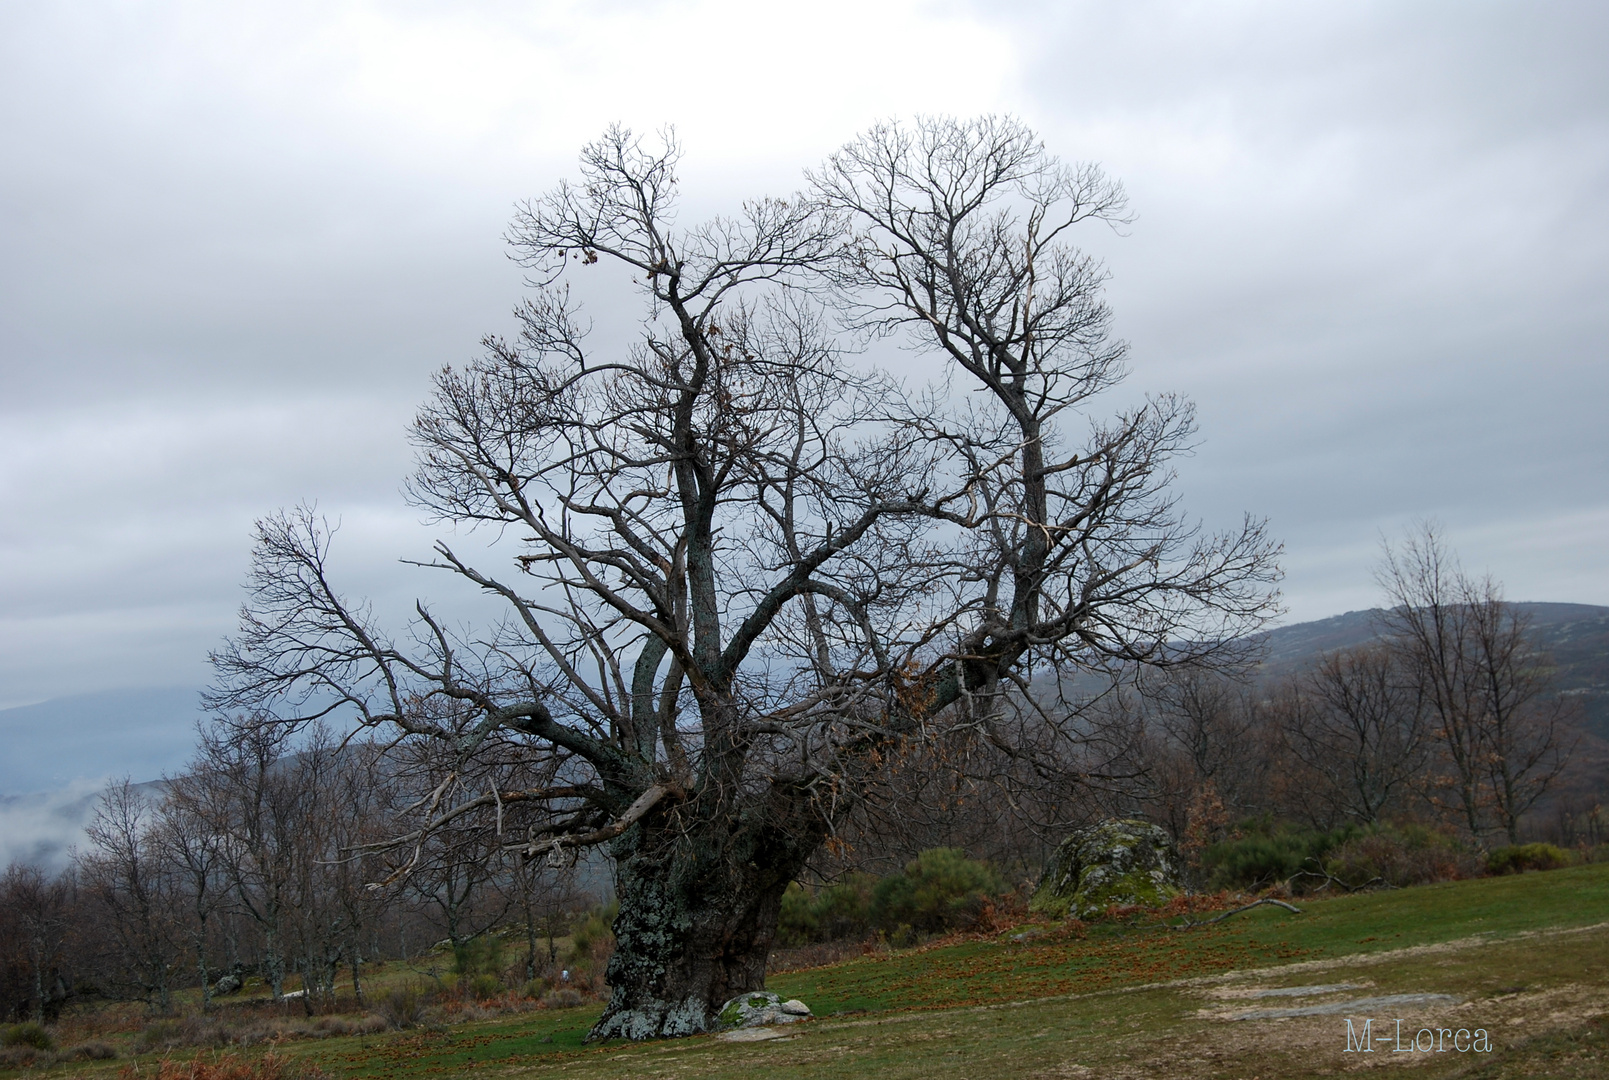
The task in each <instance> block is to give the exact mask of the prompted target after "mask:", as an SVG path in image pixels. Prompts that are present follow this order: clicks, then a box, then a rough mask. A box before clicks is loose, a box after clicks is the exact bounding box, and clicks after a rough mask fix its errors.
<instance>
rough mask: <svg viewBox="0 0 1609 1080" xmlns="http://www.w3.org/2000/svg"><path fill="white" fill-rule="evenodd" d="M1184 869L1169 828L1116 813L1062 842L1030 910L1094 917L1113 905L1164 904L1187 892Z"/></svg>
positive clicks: (1060, 914)
mask: <svg viewBox="0 0 1609 1080" xmlns="http://www.w3.org/2000/svg"><path fill="white" fill-rule="evenodd" d="M1180 870H1181V863H1180V860H1179V853H1178V850H1177V849H1176V848H1175V847H1174V844H1173V838H1172V837H1170V836H1169V835H1168V833H1167V830H1165V829H1162V828H1160V827H1158V826H1156V825H1152V824H1151V823H1150V822H1147V821H1139V820H1136V819H1133V818H1114V819H1111V820H1109V821H1103V822H1101V823H1100V824H1099V825H1091V826H1089V827H1088V828H1085V829H1079V830H1078V831H1077V832H1075V833H1073V834H1072V835H1071V836H1069V837H1068V838H1067V839H1065V840H1063V841H1062V842H1061V843H1060V844H1059V845H1057V847H1056V852H1055V854H1054V855H1052V856H1051V857H1050V861H1049V863H1047V864H1046V866H1045V873H1044V876H1043V877H1041V878H1040V879H1039V888H1037V889H1035V890H1034V895H1033V899H1031V900H1030V901H1028V910H1029V911H1031V912H1034V913H1035V914H1040V915H1050V916H1053V917H1055V918H1068V917H1073V918H1079V919H1088V918H1091V917H1093V916H1096V915H1100V914H1101V913H1102V912H1104V911H1105V910H1106V909H1107V908H1108V907H1109V906H1111V905H1112V904H1117V905H1120V906H1123V907H1130V906H1133V907H1161V906H1162V905H1163V904H1166V903H1167V902H1168V901H1169V900H1171V899H1173V898H1174V897H1175V896H1178V895H1180V894H1181V893H1183V892H1184V888H1183V881H1182V878H1181V876H1180Z"/></svg>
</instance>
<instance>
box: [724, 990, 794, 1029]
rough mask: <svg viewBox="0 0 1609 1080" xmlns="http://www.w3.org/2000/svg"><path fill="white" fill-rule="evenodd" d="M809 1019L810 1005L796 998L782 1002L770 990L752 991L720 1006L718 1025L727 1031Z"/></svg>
mask: <svg viewBox="0 0 1609 1080" xmlns="http://www.w3.org/2000/svg"><path fill="white" fill-rule="evenodd" d="M808 1019H810V1006H808V1005H806V1004H805V1003H804V1002H802V1001H800V1000H799V999H797V998H794V999H793V1000H791V1001H783V1000H782V999H781V998H779V997H778V996H777V995H775V994H773V993H770V992H769V991H765V990H755V991H752V992H750V993H747V994H739V995H738V996H737V997H735V998H733V999H732V1000H731V1001H728V1002H727V1003H726V1004H725V1005H723V1006H722V1007H721V1012H720V1017H719V1023H718V1026H719V1027H721V1028H726V1029H730V1028H753V1027H768V1026H770V1025H772V1024H792V1023H795V1022H797V1021H799V1020H808Z"/></svg>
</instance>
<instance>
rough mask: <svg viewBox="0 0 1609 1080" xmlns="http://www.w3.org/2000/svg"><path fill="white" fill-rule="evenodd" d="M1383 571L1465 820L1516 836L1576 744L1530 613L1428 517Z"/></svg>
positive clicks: (1396, 629) (1400, 637) (1398, 639)
mask: <svg viewBox="0 0 1609 1080" xmlns="http://www.w3.org/2000/svg"><path fill="white" fill-rule="evenodd" d="M1380 580H1381V584H1382V585H1383V586H1384V587H1385V589H1386V592H1387V594H1388V596H1389V597H1390V599H1391V603H1392V607H1391V609H1390V611H1388V612H1387V613H1386V616H1385V623H1386V627H1387V629H1388V630H1389V631H1390V632H1391V634H1392V635H1393V637H1394V640H1395V643H1396V647H1397V648H1399V649H1400V650H1401V651H1402V654H1403V656H1404V657H1405V658H1406V662H1407V663H1408V664H1409V665H1411V670H1412V673H1413V675H1414V677H1415V678H1416V679H1418V680H1419V684H1420V686H1421V687H1422V688H1423V692H1424V694H1425V696H1426V698H1427V699H1428V703H1429V706H1430V709H1431V710H1432V712H1433V714H1434V716H1435V727H1436V731H1435V734H1436V736H1437V738H1438V740H1439V744H1440V747H1441V749H1442V751H1443V752H1444V754H1445V757H1446V762H1447V765H1448V774H1449V780H1450V782H1451V787H1452V788H1453V791H1454V793H1455V803H1454V806H1455V807H1456V810H1457V812H1458V814H1459V816H1460V817H1461V818H1462V820H1463V824H1464V825H1465V827H1466V828H1468V830H1469V832H1470V834H1471V835H1473V836H1475V837H1483V836H1485V835H1486V834H1487V833H1488V831H1489V828H1488V822H1489V821H1490V823H1491V824H1492V825H1494V826H1495V828H1496V829H1497V830H1500V831H1501V832H1502V834H1503V835H1504V836H1505V837H1506V838H1507V839H1508V842H1509V843H1511V844H1512V843H1517V842H1518V839H1519V823H1520V819H1521V817H1523V816H1524V814H1525V812H1526V811H1527V810H1529V809H1530V808H1531V807H1532V806H1534V805H1535V804H1536V802H1537V800H1538V799H1540V798H1541V797H1542V796H1543V795H1544V794H1545V793H1546V792H1547V790H1548V789H1549V787H1551V786H1552V784H1553V782H1554V780H1556V779H1557V778H1558V776H1559V774H1560V773H1561V772H1562V771H1563V770H1564V768H1565V766H1566V765H1567V764H1568V761H1569V755H1570V752H1571V750H1572V749H1573V748H1574V740H1573V739H1572V738H1571V737H1570V735H1569V734H1568V732H1567V731H1566V730H1565V729H1564V727H1562V726H1561V722H1560V721H1561V716H1562V704H1561V702H1560V700H1559V699H1558V697H1557V696H1556V695H1554V694H1552V693H1551V683H1550V681H1549V668H1550V665H1549V663H1548V661H1547V658H1546V657H1545V656H1544V655H1543V654H1542V653H1541V651H1540V650H1539V649H1537V648H1536V646H1535V644H1534V643H1533V642H1532V640H1531V635H1530V625H1529V622H1528V620H1527V618H1526V616H1525V615H1524V614H1523V613H1522V612H1520V611H1518V610H1516V609H1515V608H1514V607H1513V606H1512V605H1510V604H1508V603H1506V602H1505V601H1504V600H1503V598H1502V594H1501V590H1500V589H1499V588H1498V586H1497V584H1496V582H1494V581H1493V580H1492V579H1491V578H1489V577H1487V578H1479V579H1477V578H1473V577H1470V576H1469V575H1467V574H1465V573H1464V572H1463V571H1462V570H1460V569H1459V568H1458V566H1457V565H1456V562H1455V560H1454V559H1453V557H1452V555H1451V553H1450V552H1449V551H1448V550H1447V547H1446V544H1445V543H1444V542H1443V541H1442V538H1441V537H1440V535H1439V534H1438V533H1437V532H1436V531H1435V529H1434V528H1433V527H1432V526H1429V525H1426V526H1422V527H1421V528H1420V529H1419V530H1418V532H1417V533H1415V534H1414V535H1412V536H1410V537H1409V539H1408V540H1407V541H1406V542H1405V543H1403V544H1402V545H1401V547H1400V548H1396V549H1392V548H1389V547H1388V548H1387V549H1386V554H1385V560H1384V564H1383V566H1382V568H1381V571H1380Z"/></svg>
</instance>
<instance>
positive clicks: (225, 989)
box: [212, 975, 240, 996]
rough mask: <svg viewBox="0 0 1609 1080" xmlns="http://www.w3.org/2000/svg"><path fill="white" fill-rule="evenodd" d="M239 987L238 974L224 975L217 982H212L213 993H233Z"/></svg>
mask: <svg viewBox="0 0 1609 1080" xmlns="http://www.w3.org/2000/svg"><path fill="white" fill-rule="evenodd" d="M239 989H240V976H238V975H225V976H223V977H222V978H220V979H219V980H218V981H217V982H215V983H213V984H212V992H213V993H214V994H218V995H220V996H221V995H223V994H233V993H234V992H235V991H236V990H239Z"/></svg>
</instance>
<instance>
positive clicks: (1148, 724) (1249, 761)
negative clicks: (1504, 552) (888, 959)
mask: <svg viewBox="0 0 1609 1080" xmlns="http://www.w3.org/2000/svg"><path fill="white" fill-rule="evenodd" d="M1380 576H1381V581H1382V584H1383V585H1384V586H1385V589H1386V593H1387V597H1388V600H1389V603H1388V605H1387V607H1386V608H1385V609H1384V610H1383V611H1382V612H1381V613H1380V615H1379V618H1378V624H1377V627H1376V629H1377V631H1378V635H1377V637H1376V638H1375V639H1374V640H1372V641H1370V642H1368V643H1365V644H1362V645H1359V646H1356V647H1353V648H1348V649H1343V650H1339V651H1334V652H1330V653H1326V654H1322V655H1320V656H1318V657H1316V658H1315V659H1314V660H1313V661H1312V662H1311V663H1310V664H1308V665H1307V666H1306V667H1305V668H1304V669H1302V670H1298V671H1294V672H1290V673H1287V674H1283V675H1281V676H1279V677H1270V676H1267V675H1265V674H1263V673H1262V672H1261V671H1260V669H1259V665H1258V664H1257V663H1256V660H1257V657H1256V654H1255V652H1253V653H1252V654H1251V655H1249V656H1248V657H1247V658H1246V663H1245V664H1243V665H1241V666H1239V667H1238V668H1236V667H1230V668H1228V669H1225V668H1222V667H1218V668H1210V669H1209V668H1203V667H1200V666H1195V665H1188V666H1180V667H1172V668H1163V669H1160V670H1158V669H1154V668H1153V669H1150V670H1146V671H1141V672H1134V671H1127V672H1124V671H1119V672H1114V673H1112V677H1111V678H1110V679H1105V680H1095V679H1092V678H1089V677H1085V678H1084V679H1083V680H1082V682H1080V683H1079V684H1076V685H1074V686H1072V687H1068V686H1064V685H1059V684H1058V685H1055V686H1053V687H1052V688H1050V689H1048V690H1041V692H1039V693H1038V694H1037V696H1036V697H1030V696H1028V695H1024V696H1023V698H1021V699H1019V700H1018V701H1016V702H1015V703H1014V708H1010V709H1004V710H1002V716H1003V719H1002V720H1001V723H1002V724H1006V723H1009V724H1012V725H1014V729H1013V730H1012V731H1010V732H1004V733H999V734H1001V735H1002V737H997V738H990V737H989V733H987V732H972V733H969V737H967V738H962V739H957V740H952V741H950V742H948V743H942V744H937V745H935V744H929V745H926V746H923V747H922V748H921V750H920V751H919V752H917V751H913V752H912V753H911V754H910V755H908V756H907V757H904V758H899V759H895V760H893V761H891V762H890V766H889V768H888V770H886V772H885V784H884V788H883V790H882V791H880V792H876V793H873V794H871V795H870V796H869V797H868V798H867V800H866V805H867V811H866V812H865V813H863V814H862V815H861V817H860V819H859V821H858V823H857V824H858V828H857V829H856V830H852V831H851V832H850V834H849V836H850V843H851V844H852V845H853V847H854V850H853V851H851V852H849V853H848V856H847V858H848V859H849V860H850V861H855V860H863V859H865V858H867V857H872V858H876V857H879V856H881V857H882V858H884V860H885V861H887V862H889V863H890V864H897V862H898V861H899V860H901V859H903V858H907V857H909V853H910V852H912V851H914V850H918V849H920V848H922V847H929V846H937V845H940V844H957V845H960V846H965V847H967V848H968V849H969V850H971V851H973V852H974V853H977V854H984V855H987V856H988V857H990V858H991V859H993V860H994V861H996V862H997V863H999V864H1000V865H1002V866H1007V867H1015V868H1017V869H1018V870H1019V871H1021V872H1022V873H1024V874H1031V873H1032V872H1033V870H1034V868H1035V867H1036V866H1037V865H1038V863H1039V860H1040V859H1041V858H1042V856H1043V854H1044V852H1045V851H1046V850H1047V849H1048V847H1049V846H1050V845H1053V844H1054V843H1055V842H1056V841H1057V840H1059V839H1060V837H1061V836H1063V835H1065V833H1066V831H1067V830H1068V829H1070V828H1072V827H1076V826H1078V825H1081V824H1086V823H1088V822H1090V821H1093V820H1096V819H1099V818H1102V817H1107V816H1112V815H1123V816H1127V815H1138V816H1143V817H1148V818H1151V819H1153V820H1156V821H1158V822H1159V823H1160V824H1162V825H1164V826H1166V827H1167V828H1168V829H1169V830H1170V831H1172V832H1173V834H1174V835H1175V836H1177V837H1179V839H1180V840H1181V842H1182V843H1183V844H1185V846H1186V847H1191V846H1194V847H1197V848H1200V847H1204V846H1205V845H1207V844H1209V843H1211V842H1213V841H1214V840H1217V839H1220V838H1222V837H1223V836H1224V835H1225V833H1226V832H1227V831H1228V829H1229V828H1230V827H1231V826H1232V825H1233V824H1234V823H1235V822H1236V821H1239V820H1244V819H1247V818H1252V817H1266V818H1271V819H1274V820H1286V821H1291V822H1294V823H1298V824H1300V825H1301V826H1303V827H1307V828H1313V829H1320V830H1331V829H1334V828H1337V827H1340V826H1342V825H1346V824H1355V825H1373V824H1379V823H1382V822H1387V821H1400V820H1404V819H1413V820H1420V821H1429V822H1434V823H1437V824H1440V825H1443V826H1446V827H1449V828H1452V829H1454V830H1456V831H1457V832H1458V833H1459V834H1461V835H1462V836H1463V837H1464V838H1465V839H1466V840H1467V841H1468V842H1469V843H1470V844H1471V845H1472V846H1475V847H1478V848H1480V847H1487V846H1490V845H1493V844H1498V843H1510V844H1513V843H1517V842H1519V841H1520V839H1521V833H1522V827H1524V826H1525V824H1526V822H1527V815H1528V814H1532V812H1533V811H1535V810H1536V809H1537V808H1538V806H1539V804H1541V803H1543V802H1544V800H1545V799H1546V797H1547V795H1548V794H1549V792H1550V791H1553V790H1555V789H1556V788H1557V785H1558V782H1559V780H1560V779H1561V776H1562V775H1563V774H1565V772H1566V770H1567V769H1568V767H1569V765H1570V762H1571V755H1572V751H1573V750H1574V749H1575V748H1576V746H1577V745H1578V742H1579V740H1580V735H1579V729H1578V727H1577V725H1576V723H1575V721H1574V718H1573V717H1572V715H1571V713H1570V710H1569V709H1568V707H1567V702H1566V700H1565V699H1564V698H1562V697H1561V696H1560V695H1558V694H1557V693H1556V692H1555V691H1554V687H1553V684H1552V679H1553V668H1552V666H1551V661H1550V660H1549V658H1548V657H1547V655H1546V654H1545V653H1544V652H1542V651H1541V650H1540V649H1539V648H1538V647H1537V646H1536V644H1535V641H1534V635H1533V634H1532V632H1531V627H1530V625H1529V622H1528V619H1527V618H1526V616H1525V614H1524V613H1523V612H1522V611H1521V610H1519V609H1517V608H1516V607H1515V606H1513V605H1512V604H1509V603H1506V602H1505V601H1504V600H1503V599H1502V597H1501V593H1500V590H1499V588H1498V586H1497V584H1496V583H1495V582H1494V581H1492V580H1491V579H1489V578H1477V577H1473V576H1471V575H1469V574H1466V573H1464V572H1462V571H1460V570H1459V569H1457V567H1456V566H1455V565H1454V563H1453V560H1452V559H1451V557H1450V555H1449V553H1448V551H1447V550H1446V548H1445V546H1444V545H1443V543H1442V542H1441V541H1440V539H1439V538H1438V537H1437V536H1436V534H1435V533H1434V531H1432V530H1429V529H1426V530H1423V531H1421V532H1420V533H1419V534H1417V535H1416V536H1415V537H1414V538H1413V539H1411V540H1409V541H1408V542H1407V543H1406V544H1404V545H1403V546H1401V547H1400V548H1398V549H1396V550H1394V551H1392V552H1389V553H1388V555H1387V558H1386V559H1385V561H1384V563H1383V565H1382V572H1381V575H1380ZM1025 747H1028V748H1031V749H1032V751H1033V752H1031V753H1030V752H1024V749H1023V748H1025ZM940 758H942V759H944V760H942V761H940V760H937V759H940ZM891 838H892V840H893V842H892V843H890V839H891ZM844 862H845V857H844V855H843V849H842V848H840V849H837V850H835V851H834V852H832V853H829V857H828V858H827V859H824V860H822V861H821V865H822V867H823V868H824V869H828V870H831V869H837V868H839V867H841V866H842V865H844Z"/></svg>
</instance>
